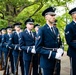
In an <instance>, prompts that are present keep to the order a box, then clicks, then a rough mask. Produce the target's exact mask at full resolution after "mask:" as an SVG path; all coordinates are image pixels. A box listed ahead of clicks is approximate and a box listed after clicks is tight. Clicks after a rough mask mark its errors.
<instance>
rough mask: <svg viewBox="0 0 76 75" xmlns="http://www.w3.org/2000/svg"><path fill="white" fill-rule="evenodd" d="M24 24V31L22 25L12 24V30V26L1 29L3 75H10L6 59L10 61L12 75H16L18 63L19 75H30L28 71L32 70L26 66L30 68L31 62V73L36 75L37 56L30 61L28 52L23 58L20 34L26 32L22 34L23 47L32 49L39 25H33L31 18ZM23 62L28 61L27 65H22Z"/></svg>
mask: <svg viewBox="0 0 76 75" xmlns="http://www.w3.org/2000/svg"><path fill="white" fill-rule="evenodd" d="M25 24H26V29H25V30H24V31H23V30H22V29H21V25H22V24H21V23H15V24H13V27H14V28H13V27H12V26H8V27H6V28H2V29H1V31H0V64H1V66H0V67H1V69H5V71H4V75H10V73H9V62H8V59H10V64H11V73H12V74H13V75H18V64H19V61H20V67H21V75H28V73H29V75H30V73H31V72H30V70H32V69H31V68H32V67H30V70H29V69H28V68H29V67H28V65H30V66H32V64H31V62H33V72H32V73H33V75H38V64H39V58H38V54H34V55H33V57H32V59H31V56H32V54H31V53H32V52H30V54H25V56H24V53H25V52H23V51H22V50H21V49H20V33H21V32H26V33H24V36H25V40H23V41H24V43H25V45H27V46H31V47H32V46H33V47H34V45H35V39H36V34H37V33H38V29H39V27H40V25H39V24H36V25H34V20H33V19H32V18H29V19H27V20H26V22H25ZM34 28H35V31H36V32H32V29H34ZM13 29H14V31H13ZM22 43H23V42H22ZM25 48H26V47H25ZM23 49H24V47H23ZM23 57H24V58H25V59H24V58H23ZM24 61H29V63H25V64H24ZM24 66H25V68H26V72H25V70H24ZM28 71H29V72H28Z"/></svg>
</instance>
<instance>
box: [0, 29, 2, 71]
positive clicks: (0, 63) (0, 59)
mask: <svg viewBox="0 0 76 75" xmlns="http://www.w3.org/2000/svg"><path fill="white" fill-rule="evenodd" d="M1 39H2V33H1V30H0V70H1V69H2V47H1V46H2V45H1Z"/></svg>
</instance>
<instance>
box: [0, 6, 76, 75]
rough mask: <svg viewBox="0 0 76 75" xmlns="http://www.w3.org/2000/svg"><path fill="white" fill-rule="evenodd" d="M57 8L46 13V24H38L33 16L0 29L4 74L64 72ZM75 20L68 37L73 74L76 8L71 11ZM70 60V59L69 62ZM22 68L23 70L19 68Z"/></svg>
mask: <svg viewBox="0 0 76 75" xmlns="http://www.w3.org/2000/svg"><path fill="white" fill-rule="evenodd" d="M55 11H56V8H54V7H49V8H47V9H45V10H44V11H43V12H42V16H43V17H44V20H45V21H46V23H45V24H44V26H42V27H41V26H40V25H39V24H35V20H34V19H33V18H27V19H26V21H25V22H24V24H25V26H26V28H25V29H24V30H23V29H21V25H22V23H20V22H17V23H14V24H13V25H12V26H8V27H6V28H2V29H1V30H0V70H4V71H3V75H60V70H61V57H62V56H63V54H64V47H63V45H64V44H63V42H62V40H61V37H60V33H59V29H58V28H57V26H56V24H57V21H58V20H56V18H55V16H56V13H55ZM69 14H70V15H71V17H72V22H71V23H69V24H68V25H66V28H65V39H66V42H67V44H68V52H67V55H68V56H69V58H70V65H71V66H70V68H71V69H70V75H76V71H75V70H76V59H75V58H76V51H75V50H76V8H73V9H71V10H70V11H69ZM65 62H67V61H65ZM19 68H20V69H19Z"/></svg>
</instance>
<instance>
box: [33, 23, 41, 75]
mask: <svg viewBox="0 0 76 75" xmlns="http://www.w3.org/2000/svg"><path fill="white" fill-rule="evenodd" d="M39 28H40V25H39V24H35V26H34V29H35V41H36V40H37V34H38V30H39ZM36 55H37V54H36ZM35 59H36V62H37V63H38V74H39V75H41V74H42V73H41V68H40V55H39V54H38V55H37V56H36V57H35Z"/></svg>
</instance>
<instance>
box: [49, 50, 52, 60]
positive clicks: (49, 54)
mask: <svg viewBox="0 0 76 75" xmlns="http://www.w3.org/2000/svg"><path fill="white" fill-rule="evenodd" d="M51 54H52V51H50V53H49V56H48V59H50V57H51Z"/></svg>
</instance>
